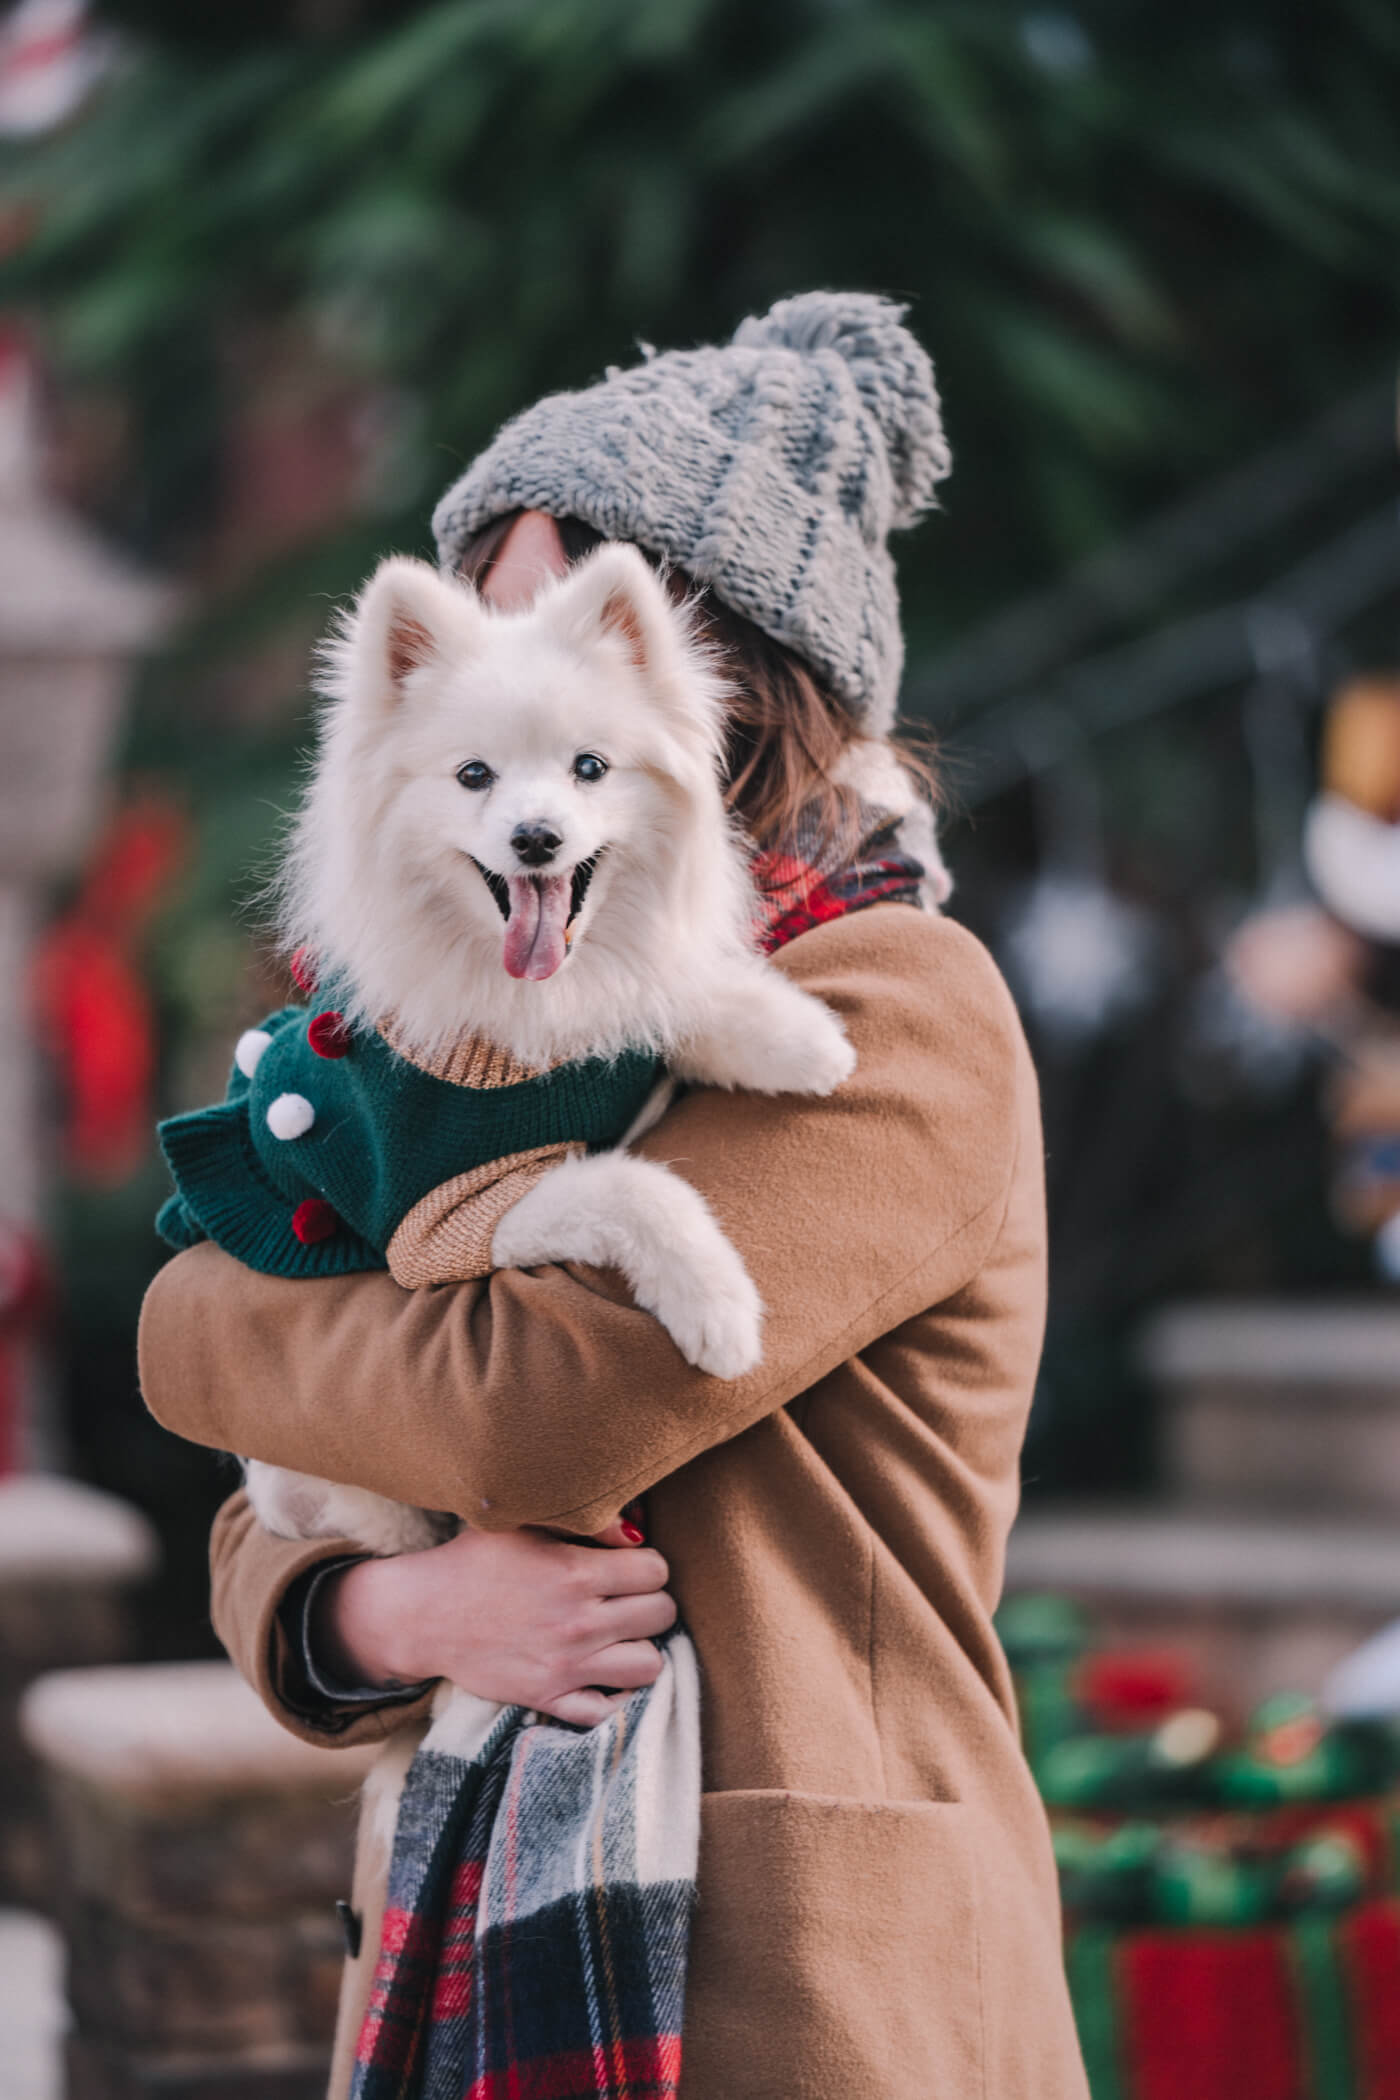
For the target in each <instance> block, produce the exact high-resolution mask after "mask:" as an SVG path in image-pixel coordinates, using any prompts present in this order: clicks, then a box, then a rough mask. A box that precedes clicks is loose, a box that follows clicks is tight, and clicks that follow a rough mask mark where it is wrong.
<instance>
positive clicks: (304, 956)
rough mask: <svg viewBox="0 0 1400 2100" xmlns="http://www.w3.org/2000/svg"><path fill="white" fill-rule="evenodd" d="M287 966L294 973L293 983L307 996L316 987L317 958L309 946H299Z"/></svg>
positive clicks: (308, 996)
mask: <svg viewBox="0 0 1400 2100" xmlns="http://www.w3.org/2000/svg"><path fill="white" fill-rule="evenodd" d="M287 968H288V969H289V970H290V971H291V973H292V983H293V984H294V985H295V986H296V988H297V990H298V991H299V992H301V993H302V994H303V995H304V996H305V997H306V998H308V999H309V998H310V997H311V994H312V993H313V992H314V991H315V989H316V958H315V956H314V955H313V954H312V953H311V950H310V949H309V948H298V949H297V951H296V953H295V955H294V956H293V957H292V959H291V961H290V962H289V963H288V965H287Z"/></svg>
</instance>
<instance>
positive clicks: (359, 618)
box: [342, 554, 483, 707]
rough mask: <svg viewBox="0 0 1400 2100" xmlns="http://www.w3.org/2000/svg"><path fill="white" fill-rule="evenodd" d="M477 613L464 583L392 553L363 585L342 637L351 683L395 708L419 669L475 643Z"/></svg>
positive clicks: (465, 651) (448, 658)
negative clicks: (352, 681)
mask: <svg viewBox="0 0 1400 2100" xmlns="http://www.w3.org/2000/svg"><path fill="white" fill-rule="evenodd" d="M482 617H483V616H482V610H481V606H480V604H479V602H478V600H477V597H476V594H475V592H474V591H473V590H472V588H471V586H470V585H469V584H465V583H460V582H457V581H454V580H453V579H452V578H450V577H446V576H443V575H440V574H439V572H438V571H437V570H436V569H434V568H431V567H430V566H429V565H428V563H427V562H425V561H414V560H413V559H412V558H411V557H410V556H408V555H406V554H391V555H390V556H389V558H388V559H387V561H382V562H381V563H380V564H379V567H378V568H377V569H376V570H375V572H374V574H373V576H371V578H370V580H369V582H368V583H367V584H366V585H365V587H364V589H363V591H361V593H360V597H359V601H358V603H357V604H356V606H355V610H354V612H353V613H352V614H351V615H350V619H349V621H348V623H347V626H346V631H345V635H344V637H343V642H342V647H343V650H344V653H345V657H346V659H347V660H348V663H349V666H350V668H351V671H352V674H353V680H354V686H355V689H356V690H357V691H358V692H359V693H360V694H361V695H362V696H364V697H366V698H368V697H370V696H371V695H372V696H373V697H374V698H375V699H377V700H378V702H379V704H380V705H381V706H385V707H396V706H397V705H398V704H399V703H400V701H402V700H403V698H404V697H405V694H406V693H407V692H408V690H409V688H410V686H411V683H412V680H413V677H414V674H415V673H416V672H419V671H423V670H426V669H427V668H429V666H431V665H432V664H434V663H439V662H455V661H459V660H460V659H461V657H462V656H463V655H466V654H469V653H471V652H472V651H473V650H474V649H475V647H476V644H477V641H478V638H479V635H480V629H481V620H482Z"/></svg>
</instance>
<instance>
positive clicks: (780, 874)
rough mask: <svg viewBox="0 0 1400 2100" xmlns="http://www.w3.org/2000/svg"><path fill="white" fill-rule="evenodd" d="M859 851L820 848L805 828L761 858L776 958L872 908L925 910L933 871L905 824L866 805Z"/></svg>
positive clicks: (765, 938) (763, 920)
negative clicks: (810, 933)
mask: <svg viewBox="0 0 1400 2100" xmlns="http://www.w3.org/2000/svg"><path fill="white" fill-rule="evenodd" d="M859 819H860V829H859V844H858V845H857V846H856V848H855V851H854V852H853V853H843V852H842V851H841V849H840V847H839V846H831V845H826V846H823V845H822V844H821V843H820V838H819V834H818V833H817V831H816V828H815V826H804V825H802V824H799V825H798V828H797V833H796V836H795V837H794V839H793V840H792V842H791V845H790V846H789V847H788V848H786V849H785V850H783V851H780V852H772V853H759V854H756V855H755V856H754V861H753V876H754V881H755V883H756V885H757V888H758V893H759V899H760V908H759V939H760V941H761V943H762V946H763V948H764V949H765V951H766V952H767V953H768V954H769V955H772V954H774V953H776V951H777V950H778V949H779V948H783V947H786V945H787V943H788V942H789V941H792V940H796V938H797V936H798V934H799V933H806V931H807V929H808V928H809V927H811V926H824V925H825V924H826V923H827V921H828V920H830V919H840V918H844V917H845V915H846V913H847V912H852V911H864V910H865V909H866V908H867V906H869V905H871V904H891V903H898V904H918V903H920V902H921V900H922V894H923V887H924V882H925V875H926V870H925V868H924V864H923V862H922V861H920V860H916V859H915V858H914V856H913V854H912V853H911V852H910V851H909V849H908V846H907V844H906V843H905V840H904V838H903V836H902V831H903V825H904V819H903V818H902V817H897V816H890V815H889V814H888V813H887V812H886V811H883V810H876V809H872V808H871V807H870V806H869V805H868V804H866V803H862V804H861V805H860V809H859Z"/></svg>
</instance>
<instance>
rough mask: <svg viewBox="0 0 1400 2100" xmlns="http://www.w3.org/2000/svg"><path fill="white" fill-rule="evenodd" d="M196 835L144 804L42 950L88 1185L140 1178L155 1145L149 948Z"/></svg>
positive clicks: (46, 1014)
mask: <svg viewBox="0 0 1400 2100" xmlns="http://www.w3.org/2000/svg"><path fill="white" fill-rule="evenodd" d="M185 841H186V825H185V821H184V818H183V817H182V816H181V814H180V812H179V811H178V810H176V809H174V808H172V807H171V806H170V805H169V804H166V803H163V802H160V801H157V800H155V799H154V798H146V799H143V800H142V801H140V802H138V803H135V804H133V805H132V806H131V807H130V808H128V809H126V810H124V811H122V812H121V813H120V815H118V817H117V818H116V819H115V821H114V822H113V824H112V825H111V827H110V829H109V830H108V832H107V833H106V835H105V837H104V838H103V839H102V841H101V842H100V844H99V846H98V848H97V851H96V853H95V854H94V856H93V859H92V862H91V864H90V866H89V868H88V872H87V874H86V876H85V877H84V880H83V885H82V888H81V890H80V891H79V894H78V899H77V902H76V903H75V904H74V906H73V908H72V910H71V911H69V912H68V913H67V914H66V916H65V917H63V918H62V919H59V920H58V921H56V922H55V924H54V925H52V926H51V927H50V928H49V930H48V932H47V933H46V934H45V935H44V937H43V939H42V940H41V942H40V944H39V948H38V953H37V956H36V958H35V964H34V979H33V990H34V997H35V1003H36V1006H37V1009H38V1016H37V1017H38V1023H39V1027H40V1030H41V1032H42V1035H43V1037H44V1039H45V1041H46V1043H47V1045H48V1048H49V1049H50V1051H51V1053H52V1054H53V1056H54V1057H55V1059H56V1060H57V1062H58V1064H59V1067H60V1070H61V1073H62V1077H63V1082H64V1089H65V1094H66V1113H65V1117H64V1124H65V1128H64V1149H65V1151H66V1154H67V1159H68V1165H69V1168H70V1170H71V1171H72V1172H73V1173H74V1174H76V1175H78V1176H80V1177H81V1178H83V1179H84V1180H89V1181H97V1182H106V1183H109V1184H114V1183H117V1182H121V1181H124V1180H125V1179H126V1178H127V1176H128V1175H130V1174H132V1173H134V1172H135V1170H136V1168H137V1167H139V1165H140V1164H141V1161H142V1160H143V1159H144V1158H145V1156H146V1153H147V1150H148V1149H149V1146H150V1141H151V1127H152V1122H153V1116H154V1110H153V1104H152V1091H153V1083H154V1078H155V1062H156V1043H155V1019H154V1015H153V1013H152V1010H151V1000H150V995H149V993H148V992H147V989H146V984H145V979H144V976H143V973H142V970H141V966H140V938H141V935H142V933H143V932H144V930H145V926H146V924H147V922H148V921H149V919H150V918H151V916H152V914H153V913H154V911H155V909H156V907H157V906H158V904H159V902H160V900H161V898H162V896H163V895H164V893H165V891H166V889H167V887H168V885H169V883H170V880H171V878H172V876H173V875H174V873H175V871H176V870H177V868H178V867H179V865H180V862H181V860H182V859H183V857H184V852H185Z"/></svg>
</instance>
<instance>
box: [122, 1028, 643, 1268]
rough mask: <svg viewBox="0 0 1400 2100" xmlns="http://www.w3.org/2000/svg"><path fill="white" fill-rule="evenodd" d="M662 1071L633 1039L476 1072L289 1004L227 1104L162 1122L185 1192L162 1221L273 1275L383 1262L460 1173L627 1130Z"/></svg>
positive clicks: (255, 1038)
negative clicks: (565, 1057)
mask: <svg viewBox="0 0 1400 2100" xmlns="http://www.w3.org/2000/svg"><path fill="white" fill-rule="evenodd" d="M661 1072H662V1066H661V1062H660V1060H659V1059H658V1058H657V1057H656V1056H654V1055H653V1053H652V1052H650V1051H642V1050H629V1051H625V1052H624V1053H623V1054H622V1055H621V1056H620V1057H617V1058H614V1059H607V1058H589V1059H585V1060H580V1061H579V1062H577V1063H574V1064H565V1065H557V1066H555V1067H554V1068H553V1069H552V1070H550V1071H547V1072H542V1073H538V1074H534V1075H532V1076H530V1077H528V1078H523V1079H519V1080H517V1081H515V1082H514V1083H511V1084H504V1085H502V1084H500V1083H493V1084H487V1085H481V1086H475V1085H471V1084H463V1083H459V1082H458V1081H456V1080H454V1079H448V1078H443V1077H439V1076H438V1075H437V1074H435V1073H434V1072H431V1071H428V1070H426V1069H425V1068H424V1067H423V1066H421V1065H419V1064H416V1063H413V1062H411V1061H410V1060H409V1059H408V1058H407V1057H404V1056H402V1055H400V1054H399V1052H398V1051H397V1050H395V1049H394V1048H393V1047H392V1046H391V1045H390V1043H389V1042H388V1041H386V1039H385V1037H384V1036H383V1035H381V1034H380V1033H379V1032H378V1031H377V1030H376V1029H373V1028H356V1029H350V1028H349V1027H347V1026H346V1024H345V1022H344V1021H343V1019H342V1017H341V1016H340V1014H339V1013H336V1012H324V1013H319V1014H315V1015H313V1014H312V1013H311V1012H310V1011H309V1010H308V1009H307V1008H306V1007H303V1006H289V1007H284V1008H283V1010H282V1011H281V1012H280V1013H276V1014H272V1015H271V1016H270V1017H269V1018H268V1019H267V1020H266V1021H264V1022H263V1023H262V1024H261V1027H260V1028H259V1029H256V1030H250V1031H249V1033H248V1034H247V1035H245V1036H243V1037H242V1038H241V1039H240V1042H239V1046H238V1052H237V1054H236V1056H235V1061H234V1066H233V1070H232V1072H231V1074H230V1077H229V1083H228V1092H227V1094H226V1095H225V1097H224V1099H223V1101H221V1102H220V1103H218V1105H217V1106H215V1107H211V1108H200V1109H195V1110H194V1111H193V1112H192V1113H191V1114H189V1115H183V1116H171V1117H169V1118H168V1119H167V1120H166V1121H165V1122H163V1123H162V1124H161V1125H160V1133H159V1134H160V1142H161V1149H162V1150H163V1152H164V1154H165V1158H166V1161H167V1164H168V1165H169V1168H170V1171H171V1174H172V1175H173V1176H174V1179H175V1188H176V1193H175V1194H174V1195H173V1196H171V1197H170V1198H169V1199H168V1201H167V1202H166V1203H165V1204H164V1206H163V1207H162V1209H161V1212H160V1215H159V1217H158V1218H157V1220H156V1229H157V1231H158V1232H159V1233H160V1234H161V1236H162V1237H163V1238H164V1239H166V1240H168V1241H169V1242H170V1244H171V1245H172V1246H175V1247H190V1246H193V1245H194V1244H195V1243H196V1242H197V1241H199V1240H203V1239H210V1240H213V1241H215V1242H216V1243H217V1244H218V1245H219V1246H220V1247H223V1248H224V1249H225V1250H226V1252H228V1253H229V1254H233V1255H236V1256H237V1258H238V1260H239V1261H242V1262H245V1263H246V1264H247V1265H248V1267H249V1268H252V1269H260V1270H261V1271H262V1272H263V1273H264V1275H269V1276H341V1275H345V1274H347V1273H348V1272H349V1271H351V1270H355V1269H382V1268H385V1267H387V1262H386V1259H385V1252H386V1249H387V1248H388V1246H389V1242H390V1241H391V1239H392V1238H393V1236H394V1233H395V1230H396V1228H397V1227H398V1226H399V1224H400V1223H401V1221H402V1220H403V1219H404V1218H405V1217H406V1216H407V1215H408V1213H409V1212H410V1211H411V1210H413V1208H414V1206H415V1205H416V1204H418V1203H419V1202H420V1201H421V1200H422V1199H423V1198H424V1197H425V1196H427V1195H429V1194H431V1192H432V1191H433V1190H435V1189H437V1188H439V1187H441V1185H442V1184H443V1183H444V1182H445V1181H449V1180H451V1179H452V1178H453V1177H454V1176H458V1175H463V1174H467V1173H469V1172H470V1171H471V1170H472V1169H475V1168H478V1167H483V1166H485V1165H487V1164H489V1163H490V1162H491V1161H494V1160H504V1159H507V1158H508V1157H510V1156H511V1155H515V1154H519V1153H530V1152H536V1151H538V1150H540V1149H541V1148H543V1147H546V1146H552V1145H576V1146H587V1148H588V1149H589V1150H590V1151H601V1150H603V1149H605V1148H606V1147H608V1146H611V1145H616V1144H618V1143H620V1142H621V1140H622V1138H623V1137H624V1136H625V1135H626V1132H627V1130H628V1129H629V1127H630V1126H631V1124H632V1123H633V1122H634V1121H635V1119H636V1117H637V1115H638V1114H639V1113H640V1111H641V1109H642V1107H643V1105H644V1103H645V1102H646V1099H647V1097H648V1095H649V1094H650V1093H651V1090H652V1088H653V1087H654V1086H655V1085H656V1083H657V1081H658V1079H659V1078H660V1077H661Z"/></svg>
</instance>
